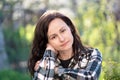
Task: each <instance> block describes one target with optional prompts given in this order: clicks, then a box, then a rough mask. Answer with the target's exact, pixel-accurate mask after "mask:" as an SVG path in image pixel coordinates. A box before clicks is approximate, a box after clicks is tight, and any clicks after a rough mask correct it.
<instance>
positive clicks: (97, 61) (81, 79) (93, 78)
mask: <svg viewBox="0 0 120 80" xmlns="http://www.w3.org/2000/svg"><path fill="white" fill-rule="evenodd" d="M101 63H102V56H101V53H100V52H99V51H98V49H94V50H93V52H92V54H91V59H90V61H89V62H88V65H87V67H86V68H85V69H68V68H61V67H60V68H58V73H59V75H62V74H68V75H69V74H70V75H72V74H73V75H76V76H77V80H98V78H99V75H100V72H101Z"/></svg>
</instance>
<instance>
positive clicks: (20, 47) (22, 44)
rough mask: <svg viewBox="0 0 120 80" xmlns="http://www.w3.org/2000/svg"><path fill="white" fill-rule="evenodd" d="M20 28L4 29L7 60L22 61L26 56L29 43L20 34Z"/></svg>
mask: <svg viewBox="0 0 120 80" xmlns="http://www.w3.org/2000/svg"><path fill="white" fill-rule="evenodd" d="M20 30H21V28H20V29H18V30H13V29H9V28H7V29H4V35H5V44H6V51H7V53H8V57H9V61H10V62H11V63H14V62H19V61H22V60H23V61H24V60H26V58H27V57H28V53H29V45H30V44H29V43H28V42H27V40H26V38H25V36H24V35H25V33H24V34H23V36H21V35H20Z"/></svg>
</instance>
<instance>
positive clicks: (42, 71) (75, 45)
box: [28, 11, 102, 80]
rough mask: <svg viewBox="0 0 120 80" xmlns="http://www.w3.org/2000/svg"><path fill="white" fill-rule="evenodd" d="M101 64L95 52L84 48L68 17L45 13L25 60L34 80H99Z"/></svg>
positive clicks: (96, 50) (95, 50) (57, 13)
mask: <svg viewBox="0 0 120 80" xmlns="http://www.w3.org/2000/svg"><path fill="white" fill-rule="evenodd" d="M101 62H102V57H101V54H100V52H99V51H98V49H94V48H90V47H85V46H83V44H82V42H81V40H80V37H79V35H78V33H77V31H76V29H75V26H74V25H73V23H72V22H71V20H70V19H69V18H68V17H67V16H65V15H63V14H61V13H59V12H57V11H47V12H45V13H44V14H43V15H42V16H41V17H40V19H39V20H38V23H37V25H36V28H35V35H34V39H33V45H32V50H31V57H30V59H29V61H28V68H29V71H30V73H31V75H32V76H33V80H98V78H99V75H100V72H101Z"/></svg>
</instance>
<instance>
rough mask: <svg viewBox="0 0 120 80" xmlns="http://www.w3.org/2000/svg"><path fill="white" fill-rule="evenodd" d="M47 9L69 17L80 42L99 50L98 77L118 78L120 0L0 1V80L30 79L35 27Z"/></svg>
mask: <svg viewBox="0 0 120 80" xmlns="http://www.w3.org/2000/svg"><path fill="white" fill-rule="evenodd" d="M50 9H55V10H58V11H60V12H61V13H63V14H65V15H67V16H68V17H70V18H71V20H72V21H73V23H74V24H75V26H76V27H77V29H78V30H79V33H80V36H81V39H82V41H83V43H84V44H85V45H90V46H92V47H94V48H98V49H99V50H100V51H101V53H102V56H103V63H102V73H101V75H100V80H120V0H1V1H0V80H31V77H30V74H29V72H28V69H27V60H28V58H29V54H30V48H31V43H32V39H33V34H34V28H35V25H36V23H37V20H38V19H39V17H40V16H41V15H42V14H43V13H44V12H45V11H46V10H50Z"/></svg>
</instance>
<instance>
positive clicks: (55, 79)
mask: <svg viewBox="0 0 120 80" xmlns="http://www.w3.org/2000/svg"><path fill="white" fill-rule="evenodd" d="M90 53H91V54H88V55H83V56H79V61H78V62H76V61H75V59H74V58H73V59H72V60H71V61H70V63H69V66H68V68H63V67H62V66H60V60H59V59H58V58H56V55H55V53H54V52H52V51H51V50H46V51H45V52H44V56H43V58H42V59H41V60H40V64H39V69H38V70H37V71H36V72H35V73H34V77H33V80H98V78H99V75H100V72H101V63H102V57H101V53H100V52H99V51H98V49H92V50H91V52H90ZM45 63H46V64H45ZM55 66H58V71H57V72H58V74H56V73H55V72H54V68H55Z"/></svg>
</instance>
